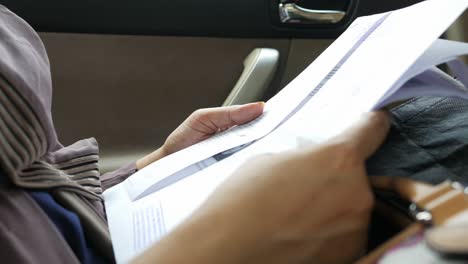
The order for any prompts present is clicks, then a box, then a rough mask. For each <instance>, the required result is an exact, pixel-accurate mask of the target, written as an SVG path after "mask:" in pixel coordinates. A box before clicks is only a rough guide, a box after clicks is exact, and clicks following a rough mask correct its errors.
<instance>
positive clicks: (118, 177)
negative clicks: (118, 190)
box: [101, 162, 137, 191]
mask: <svg viewBox="0 0 468 264" xmlns="http://www.w3.org/2000/svg"><path fill="white" fill-rule="evenodd" d="M136 171H137V167H136V162H132V163H130V164H128V165H126V166H123V167H122V168H120V169H118V170H115V171H112V172H108V173H105V174H103V175H102V176H101V186H102V190H103V191H105V190H107V189H109V188H110V187H112V186H115V185H117V184H119V183H121V182H123V181H124V180H125V179H127V178H128V177H130V175H132V174H133V173H135V172H136Z"/></svg>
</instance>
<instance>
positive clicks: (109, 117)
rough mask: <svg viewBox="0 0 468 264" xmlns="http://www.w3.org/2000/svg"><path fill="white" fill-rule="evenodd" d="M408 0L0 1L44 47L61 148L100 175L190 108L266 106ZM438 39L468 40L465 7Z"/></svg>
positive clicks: (156, 141)
mask: <svg viewBox="0 0 468 264" xmlns="http://www.w3.org/2000/svg"><path fill="white" fill-rule="evenodd" d="M418 2H421V0H383V1H372V0H237V1H228V0H218V1H214V0H203V1H191V0H172V1H166V0H152V1H149V0H140V1H124V0H113V1H110V0H98V1H96V0H82V1H60V0H43V1H37V0H36V1H34V0H0V4H1V5H4V6H6V7H7V8H9V9H10V10H12V11H13V12H14V13H16V14H18V15H19V16H20V17H22V18H23V19H24V20H25V21H27V22H28V23H29V24H30V25H31V26H32V27H33V28H34V29H35V30H36V31H37V32H39V35H40V37H41V38H42V40H43V42H44V44H45V47H46V49H47V52H48V55H49V59H50V64H51V71H52V81H53V102H54V103H53V109H52V110H53V115H54V122H55V126H56V128H57V131H58V134H59V139H60V141H61V143H62V144H64V145H69V144H72V143H74V142H76V141H77V140H79V139H82V138H87V137H95V138H96V139H97V140H98V142H99V145H100V158H101V159H100V170H101V173H105V172H108V171H112V170H115V169H117V168H119V167H121V166H123V165H125V164H128V163H130V162H133V161H135V160H137V159H138V158H140V157H142V156H144V155H145V154H148V153H150V152H152V151H153V150H155V149H157V148H158V147H159V146H160V145H161V144H162V143H163V142H164V140H165V139H166V137H167V136H168V135H169V134H170V132H171V131H173V130H174V129H175V128H176V127H177V126H178V125H179V124H180V123H181V122H182V121H183V120H184V119H185V118H186V117H188V116H189V115H190V113H192V112H193V111H195V110H197V109H200V108H207V107H217V106H222V105H235V104H243V103H248V102H255V101H267V100H268V99H269V98H271V97H272V96H273V95H275V94H276V93H277V92H278V91H280V90H281V89H282V88H283V87H285V86H286V85H287V84H288V83H289V82H290V81H291V80H293V79H294V78H295V77H296V76H297V75H298V74H299V73H301V71H303V70H304V69H305V68H306V67H307V66H308V65H309V64H310V63H311V62H313V61H314V59H315V58H317V57H318V56H319V55H320V54H321V52H322V51H324V50H325V49H326V48H327V47H328V46H329V45H330V44H331V43H332V42H333V41H334V40H335V39H336V38H337V37H338V36H339V35H340V34H341V33H342V32H344V31H345V30H346V28H347V27H348V26H349V25H350V24H351V23H352V22H353V21H354V20H355V19H356V18H357V17H360V16H365V15H371V14H375V13H382V12H386V11H390V10H394V9H398V8H402V7H406V6H409V5H412V4H415V3H418ZM415 34H417V33H416V32H415ZM443 37H444V38H447V39H451V40H460V41H465V42H466V41H468V12H465V13H464V14H463V16H461V17H460V18H459V19H458V20H457V21H456V22H455V23H454V24H453V25H452V26H451V27H450V28H449V29H448V30H447V31H446V32H445V33H444V35H443ZM465 62H468V61H467V60H466V58H465ZM71 105H73V107H71ZM83 124H85V125H83Z"/></svg>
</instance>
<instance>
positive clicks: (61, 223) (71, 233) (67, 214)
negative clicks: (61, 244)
mask: <svg viewBox="0 0 468 264" xmlns="http://www.w3.org/2000/svg"><path fill="white" fill-rule="evenodd" d="M29 194H30V195H31V197H32V198H33V199H34V200H35V201H36V202H37V204H38V205H39V206H40V207H41V208H42V210H44V212H45V213H46V214H47V216H49V219H50V220H51V221H52V222H54V224H55V226H56V227H57V229H58V230H59V231H60V233H61V234H62V236H63V238H65V240H66V241H67V243H68V245H69V246H70V248H71V249H72V250H73V252H74V253H75V255H76V256H77V258H78V259H79V260H80V262H81V263H94V262H93V254H92V252H91V250H90V249H89V248H88V247H87V245H86V240H85V236H84V232H83V228H82V226H81V223H80V219H79V218H78V216H77V215H76V214H75V213H73V212H71V211H69V210H67V209H65V208H63V207H62V206H61V205H60V204H58V203H57V202H56V201H55V200H54V198H53V197H52V196H51V195H50V194H49V193H47V192H29Z"/></svg>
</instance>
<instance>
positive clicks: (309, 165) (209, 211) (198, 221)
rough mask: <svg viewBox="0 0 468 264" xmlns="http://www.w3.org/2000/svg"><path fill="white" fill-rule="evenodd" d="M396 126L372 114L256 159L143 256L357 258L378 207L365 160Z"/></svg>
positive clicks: (183, 259) (163, 259) (153, 259)
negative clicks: (318, 140)
mask: <svg viewBox="0 0 468 264" xmlns="http://www.w3.org/2000/svg"><path fill="white" fill-rule="evenodd" d="M388 128H389V122H388V117H387V116H386V114H385V113H371V114H369V115H367V116H366V118H364V119H363V120H362V121H361V122H359V123H357V124H356V125H355V126H354V127H352V128H350V129H349V130H348V131H347V132H346V133H344V134H342V135H340V136H338V137H336V138H334V139H332V140H330V141H328V142H326V143H325V144H321V145H318V146H314V147H309V148H306V149H302V150H299V151H294V152H289V153H283V154H274V155H265V156H261V157H258V158H256V159H255V160H252V161H251V162H249V163H248V164H246V165H245V166H243V167H242V168H241V169H239V170H238V171H237V172H236V173H235V175H232V177H230V178H229V179H228V180H227V181H225V182H224V183H223V184H222V185H221V186H220V187H219V188H218V189H217V190H216V191H215V192H214V193H213V194H212V195H211V196H210V197H209V198H208V199H207V201H206V202H205V203H204V204H203V205H202V206H201V207H200V208H199V210H198V211H196V212H195V213H194V214H193V215H192V216H191V218H189V219H188V220H187V221H185V222H184V223H183V224H181V225H180V226H179V227H178V228H176V229H175V230H174V231H173V232H171V233H170V234H168V235H167V236H166V237H164V238H163V239H162V240H161V241H160V242H158V243H157V244H155V245H154V246H153V247H152V248H150V249H149V250H147V251H146V252H145V253H144V254H143V255H142V256H140V257H139V258H138V259H136V260H135V263H303V262H307V261H312V262H314V263H342V262H350V261H352V260H353V259H355V258H356V257H357V256H358V255H359V254H360V253H362V252H363V250H364V248H365V244H366V240H367V225H368V222H369V216H370V210H371V208H372V206H373V196H372V193H371V191H370V188H369V184H368V179H367V175H366V172H365V164H364V162H365V160H366V159H367V158H368V157H369V156H370V155H371V154H372V153H373V152H374V151H375V150H376V149H377V148H378V146H379V145H380V144H381V143H382V142H383V140H384V138H385V135H386V133H387V131H388Z"/></svg>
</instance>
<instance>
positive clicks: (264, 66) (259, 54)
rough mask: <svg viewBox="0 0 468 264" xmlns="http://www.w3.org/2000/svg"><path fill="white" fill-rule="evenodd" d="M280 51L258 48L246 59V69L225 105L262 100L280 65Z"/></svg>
mask: <svg viewBox="0 0 468 264" xmlns="http://www.w3.org/2000/svg"><path fill="white" fill-rule="evenodd" d="M278 61H279V52H278V51H277V50H275V49H270V48H256V49H254V50H253V51H252V52H251V53H250V54H249V55H248V56H247V57H246V58H245V60H244V71H243V72H242V74H241V76H240V77H239V80H238V81H237V83H236V85H235V86H234V88H232V91H231V93H230V94H229V95H228V97H227V98H226V100H225V101H224V103H223V106H228V105H236V104H246V103H251V102H255V101H258V100H261V99H262V98H263V96H264V95H265V92H266V90H267V88H268V86H270V84H271V81H272V80H273V77H274V75H275V72H276V68H277V67H278Z"/></svg>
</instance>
